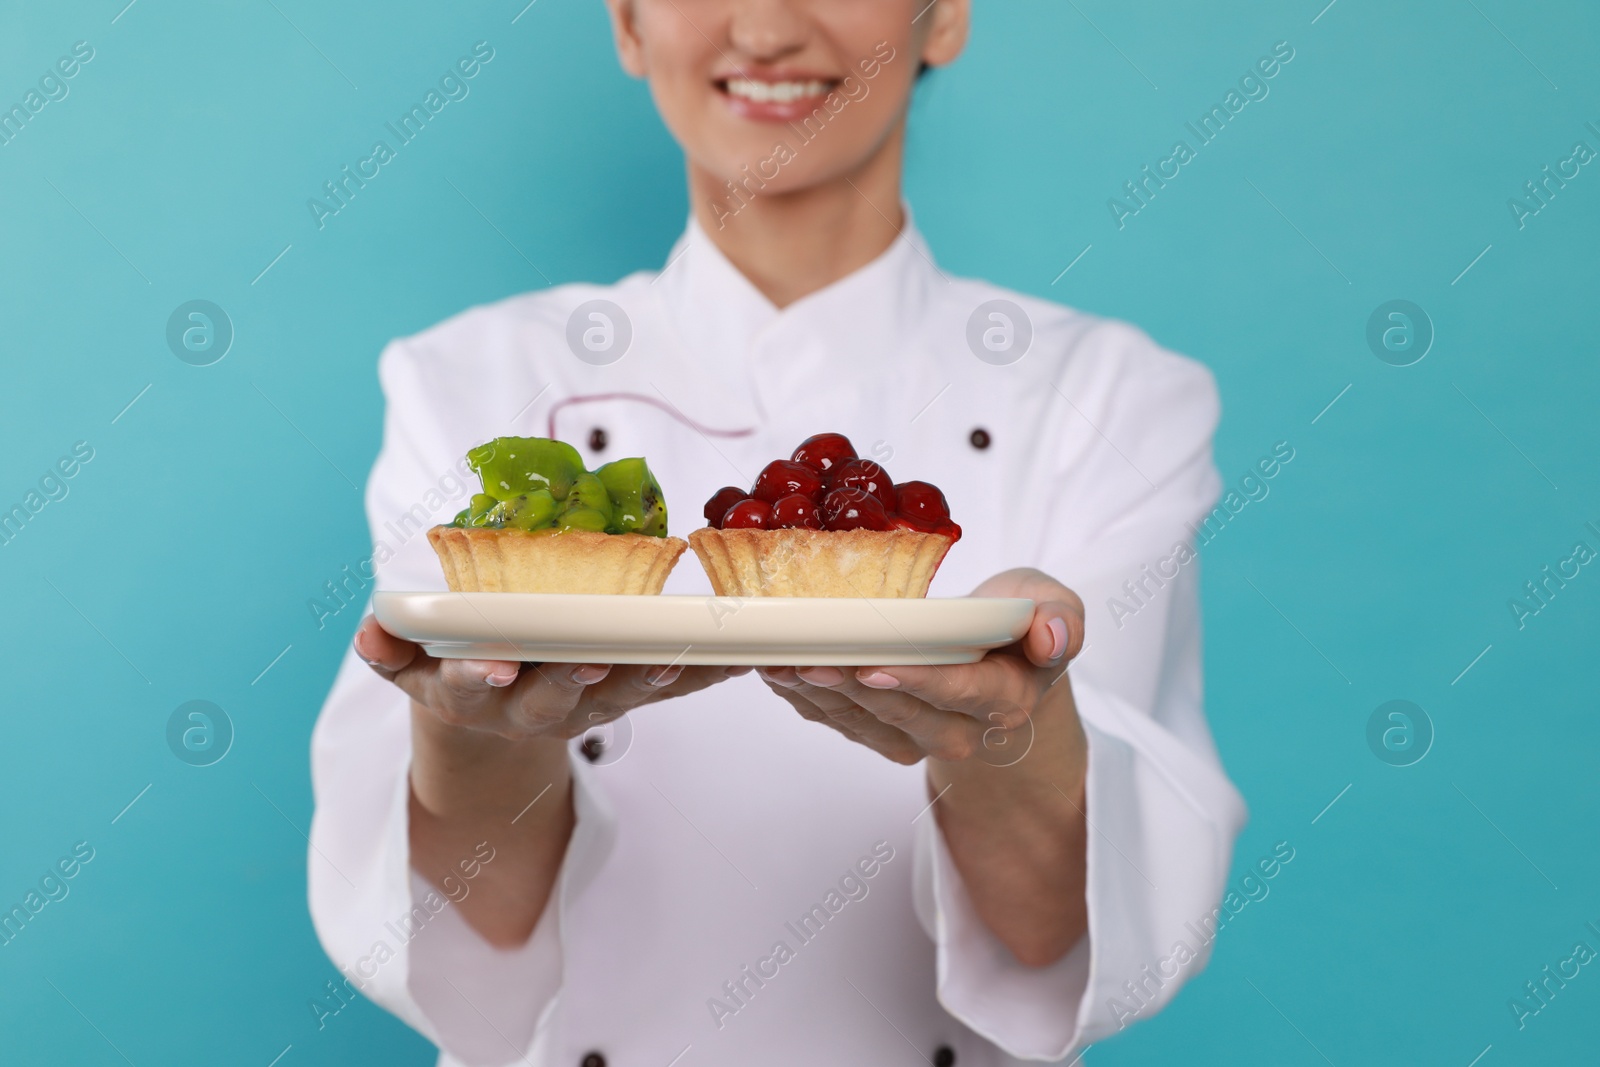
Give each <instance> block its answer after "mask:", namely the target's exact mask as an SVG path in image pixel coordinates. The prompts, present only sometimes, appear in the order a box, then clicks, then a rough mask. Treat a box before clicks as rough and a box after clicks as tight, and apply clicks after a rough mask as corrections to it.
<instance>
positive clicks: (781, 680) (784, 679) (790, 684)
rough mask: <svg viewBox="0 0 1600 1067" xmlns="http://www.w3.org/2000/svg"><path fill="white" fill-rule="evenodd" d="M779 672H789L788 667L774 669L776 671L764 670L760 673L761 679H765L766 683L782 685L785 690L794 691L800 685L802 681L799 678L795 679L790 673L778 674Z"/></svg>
mask: <svg viewBox="0 0 1600 1067" xmlns="http://www.w3.org/2000/svg"><path fill="white" fill-rule="evenodd" d="M779 670H782V671H784V672H787V671H788V668H787V667H783V668H774V669H770V670H767V669H763V670H762V671H761V672H760V673H761V677H762V678H763V679H765V680H766V681H769V682H771V683H772V684H773V685H781V686H783V688H785V689H793V688H794V687H795V686H797V685H799V684H800V679H799V678H796V677H794V676H793V675H791V674H789V673H782V674H780V673H778V671H779Z"/></svg>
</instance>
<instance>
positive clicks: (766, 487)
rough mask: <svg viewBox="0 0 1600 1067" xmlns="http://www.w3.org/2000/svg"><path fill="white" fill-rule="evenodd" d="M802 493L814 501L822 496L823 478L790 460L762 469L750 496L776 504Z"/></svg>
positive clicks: (776, 461) (808, 468)
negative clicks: (782, 499) (791, 495)
mask: <svg viewBox="0 0 1600 1067" xmlns="http://www.w3.org/2000/svg"><path fill="white" fill-rule="evenodd" d="M791 493H801V494H803V495H805V496H808V497H811V498H812V499H813V500H815V499H818V498H820V497H821V496H822V477H821V475H819V474H818V473H817V472H816V471H814V470H812V469H811V468H810V467H808V466H806V465H805V464H804V463H796V462H794V461H793V460H788V459H775V460H773V461H772V462H771V463H768V464H767V465H766V466H765V467H763V468H762V470H761V474H760V475H758V476H757V478H756V484H755V487H754V488H753V489H751V490H750V495H751V496H753V497H755V498H756V499H757V500H765V501H766V502H767V503H769V504H772V503H776V502H777V501H778V499H779V498H780V497H786V496H788V495H790V494H791Z"/></svg>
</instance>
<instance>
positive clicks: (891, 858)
mask: <svg viewBox="0 0 1600 1067" xmlns="http://www.w3.org/2000/svg"><path fill="white" fill-rule="evenodd" d="M608 6H609V9H610V14H611V19H612V23H613V27H614V30H615V36H616V41H617V48H618V52H619V54H620V56H621V60H622V64H623V66H624V67H625V68H626V69H627V71H628V72H629V73H630V74H632V75H634V76H636V77H640V78H644V79H646V80H648V82H649V86H650V89H651V91H652V93H653V94H654V97H655V100H656V104H657V106H658V107H659V109H660V111H661V114H662V117H663V119H664V120H665V122H666V123H667V125H668V127H670V129H671V130H672V132H673V134H674V135H675V136H676V137H677V139H678V141H679V142H680V143H681V144H682V146H683V149H684V154H685V156H686V157H687V163H688V172H689V174H688V176H689V190H690V195H691V200H692V214H691V221H690V223H689V228H688V231H687V232H686V233H685V235H684V237H683V238H682V240H681V241H680V242H679V243H678V245H677V247H675V248H674V250H673V252H672V254H671V256H670V257H669V260H668V262H667V265H666V266H665V267H664V268H663V269H662V270H661V271H660V272H659V273H656V274H637V275H633V276H631V277H629V278H627V279H624V280H623V281H622V282H620V283H619V284H617V285H615V286H611V287H597V286H586V285H569V286H562V287H558V288H555V289H552V290H547V291H544V292H540V293H535V294H530V295H525V296H521V297H515V298H512V299H510V300H506V301H504V302H502V303H499V304H495V305H492V306H489V307H484V308H477V309H474V310H472V311H468V312H466V313H465V314H463V315H460V316H458V317H456V318H454V319H451V320H449V321H447V322H445V323H443V324H441V325H440V326H437V327H435V328H433V329H431V330H429V331H427V332H425V333H423V334H421V335H419V336H417V337H414V338H410V339H408V340H404V341H397V342H395V343H394V344H393V345H391V346H390V348H389V349H388V350H387V351H386V352H385V353H384V356H383V359H382V362H381V366H380V374H381V377H382V381H383V385H384V390H385V395H386V398H387V401H388V413H387V418H386V422H385V429H384V443H383V449H382V452H381V454H380V456H379V458H378V461H377V464H376V466H375V468H374V470H373V473H372V478H371V483H370V486H369V495H368V509H369V518H370V520H371V523H372V528H373V530H374V532H375V536H376V538H377V541H378V554H377V559H378V561H379V564H380V567H379V573H380V582H381V583H382V584H383V585H384V586H385V587H387V588H392V589H425V588H441V587H442V584H443V583H442V579H441V576H440V573H439V567H438V564H437V562H436V560H435V559H434V557H433V553H432V551H431V550H430V548H429V547H428V545H427V544H426V539H425V538H423V537H421V536H420V534H419V532H418V531H420V529H421V528H422V527H423V526H424V525H427V524H430V523H432V522H438V521H448V516H449V515H450V514H451V513H453V511H454V510H455V508H456V507H458V506H459V504H457V503H454V502H452V501H447V500H446V499H445V497H447V496H449V495H451V494H452V493H455V494H457V495H459V493H460V492H461V489H462V487H461V483H460V480H459V479H457V477H456V475H455V470H456V464H457V462H458V461H459V458H460V457H461V455H462V454H463V453H464V452H465V451H466V449H467V448H468V447H470V446H472V445H474V444H477V443H479V442H480V441H482V440H485V439H487V438H489V437H492V436H496V435H499V434H508V433H520V434H524V435H529V434H539V435H552V436H560V437H562V438H563V439H566V440H569V441H572V442H574V443H576V444H578V445H580V446H582V445H587V446H588V449H587V451H586V453H585V458H586V459H587V460H588V461H589V462H591V463H598V462H601V461H602V459H608V458H615V457H617V456H625V455H644V456H647V457H648V458H649V460H650V463H651V465H652V467H653V468H655V469H656V471H657V472H658V474H659V475H660V479H661V482H662V484H663V485H664V486H665V488H666V491H667V495H668V499H669V502H670V503H671V505H672V506H673V509H674V510H673V516H674V518H673V523H674V527H673V528H674V531H675V532H677V533H680V534H681V533H685V532H687V531H688V529H690V528H692V527H693V526H695V525H698V522H697V521H688V519H689V516H692V515H694V514H695V513H696V511H697V509H698V505H699V503H700V502H701V501H702V500H704V499H706V498H707V497H709V496H710V495H711V494H712V492H713V491H714V490H715V489H716V488H718V487H719V486H721V485H723V484H726V483H728V482H734V483H736V484H746V483H748V482H749V481H751V480H752V479H753V477H754V474H755V473H756V472H757V471H759V470H760V468H761V467H762V465H763V464H765V463H766V462H767V461H768V460H770V459H773V458H777V457H780V456H786V455H787V454H788V452H789V451H790V449H792V448H793V446H794V445H795V444H796V443H797V442H799V441H800V440H801V439H803V438H805V437H806V436H808V435H810V434H812V433H816V432H822V431H841V432H844V433H846V434H847V435H849V436H851V437H852V439H853V440H854V441H855V442H856V444H857V446H858V447H860V448H861V449H862V450H863V451H864V452H866V451H868V450H869V449H870V451H871V453H872V454H873V456H874V457H875V458H879V459H881V460H883V461H885V462H886V463H888V465H889V466H890V469H891V470H892V471H893V472H894V473H895V474H896V475H897V476H898V477H900V478H923V479H927V480H930V481H934V482H936V483H938V484H939V485H941V486H942V487H943V488H944V490H945V491H946V494H947V496H948V497H949V500H950V504H951V509H952V512H953V514H954V516H955V518H956V520H957V521H958V522H960V523H961V524H962V525H963V526H964V528H965V530H966V536H965V538H964V539H963V540H962V541H961V543H960V544H959V545H958V546H957V547H956V548H955V549H954V550H953V551H952V553H951V554H950V556H949V558H948V559H947V561H946V563H945V565H944V568H943V570H942V571H941V573H940V575H939V577H938V580H937V585H936V587H935V589H934V592H935V593H936V594H937V593H941V592H942V593H943V595H958V594H960V593H961V592H963V591H966V590H973V591H974V592H975V593H976V594H977V595H987V596H1023V597H1029V598H1032V599H1033V600H1034V601H1035V602H1036V603H1037V608H1036V610H1035V614H1034V617H1033V620H1032V623H1031V625H1030V628H1029V630H1028V632H1027V635H1026V636H1025V637H1024V638H1023V639H1022V640H1021V641H1019V642H1018V643H1017V644H1016V645H1015V646H1012V647H1010V648H1006V649H1001V650H998V651H996V652H994V653H991V654H990V655H989V656H988V657H986V658H985V659H984V661H983V662H981V663H977V664H973V665H970V666H960V667H943V668H929V667H883V668H862V669H857V670H839V669H835V668H828V667H819V668H805V669H800V670H795V669H792V668H781V667H774V668H771V669H763V670H762V671H760V672H759V673H756V674H749V673H747V672H741V671H740V670H737V669H724V668H701V667H696V668H688V669H682V668H675V667H674V668H660V667H629V666H607V665H604V664H593V665H580V666H570V665H562V664H547V665H544V666H542V667H534V666H531V665H521V664H516V663H486V662H469V661H439V660H435V659H432V658H430V657H428V656H426V655H425V654H423V653H422V651H421V650H420V649H419V648H418V647H417V646H415V645H412V644H410V643H408V642H406V641H403V640H401V639H399V638H397V637H394V636H393V635H390V634H388V633H385V632H384V631H383V630H382V629H381V628H380V627H379V626H378V625H377V624H376V623H375V622H374V620H372V619H370V618H369V619H367V620H366V621H365V622H364V623H363V624H362V626H361V628H360V630H359V631H358V633H357V634H356V637H355V642H354V655H353V656H352V657H350V658H349V659H347V662H346V663H345V665H344V668H343V670H342V671H341V673H340V676H339V679H338V681H337V683H336V684H335V686H334V689H333V692H332V693H331V695H330V696H329V698H328V704H327V707H326V708H325V709H324V712H323V715H322V718H321V720H320V722H319V723H318V727H317V731H316V736H315V738H314V749H313V761H314V778H315V786H316V791H317V800H318V806H317V815H316V820H315V823H314V826H313V832H312V850H311V859H310V882H311V902H312V910H313V915H314V917H315V919H316V922H317V927H318V930H319V933H320V935H321V937H322V939H323V942H324V944H325V945H326V947H327V949H328V951H329V953H330V955H331V956H332V957H333V958H334V959H335V960H336V961H337V962H338V963H339V964H340V966H341V968H342V969H343V970H344V972H345V974H346V975H347V977H348V979H349V982H350V984H351V985H353V986H356V987H359V988H360V989H362V990H363V991H364V992H365V993H366V994H367V995H369V996H371V997H372V998H373V999H375V1000H377V1001H378V1002H379V1003H381V1004H383V1005H385V1006H386V1007H388V1008H390V1009H391V1010H392V1011H394V1012H395V1013H396V1014H398V1015H400V1016H401V1017H402V1018H403V1019H405V1020H406V1021H407V1022H408V1023H410V1024H411V1025H412V1026H414V1027H416V1028H417V1029H418V1030H420V1031H421V1032H423V1033H424V1034H426V1035H427V1036H428V1037H429V1038H430V1039H432V1040H434V1041H435V1042H436V1043H438V1044H439V1045H440V1046H441V1048H442V1049H443V1056H442V1058H441V1061H440V1062H441V1063H445V1064H454V1063H471V1064H499V1063H510V1062H527V1063H532V1064H540V1065H543V1064H567V1065H574V1067H576V1065H579V1064H584V1065H588V1067H599V1065H602V1064H611V1065H613V1067H632V1065H634V1064H640V1065H654V1067H664V1065H666V1064H669V1063H679V1062H681V1063H683V1064H685V1065H686V1067H687V1065H691V1064H692V1065H718V1064H728V1065H732V1064H750V1063H761V1064H765V1065H782V1064H802V1063H804V1064H814V1063H829V1064H865V1063H872V1064H880V1063H883V1064H887V1063H900V1062H904V1063H915V1062H917V1061H918V1059H922V1060H928V1061H930V1062H933V1063H936V1064H945V1065H948V1064H951V1063H960V1064H963V1065H974V1064H1010V1063H1014V1062H1016V1061H1018V1060H1067V1059H1069V1058H1070V1057H1072V1056H1073V1055H1074V1054H1075V1051H1076V1050H1077V1049H1080V1048H1081V1047H1083V1046H1084V1045H1085V1044H1086V1043H1088V1042H1090V1041H1093V1040H1096V1039H1098V1038H1099V1037H1102V1036H1104V1035H1106V1034H1108V1033H1112V1032H1115V1031H1116V1030H1118V1029H1120V1028H1121V1027H1123V1026H1126V1025H1127V1024H1128V1023H1130V1022H1132V1021H1134V1020H1136V1019H1139V1018H1144V1017H1147V1016H1148V1015H1149V1014H1151V1013H1152V1012H1153V1011H1155V1010H1157V1009H1158V1008H1159V1007H1160V1006H1161V1005H1162V1004H1164V1003H1165V1002H1166V1001H1167V1000H1168V999H1169V998H1170V997H1171V995H1172V994H1173V993H1174V992H1175V991H1176V989H1177V987H1178V985H1179V984H1180V983H1181V982H1183V981H1184V980H1186V979H1187V978H1188V977H1190V976H1191V975H1192V974H1193V973H1194V971H1195V970H1197V969H1198V967H1199V966H1200V965H1201V964H1202V963H1203V960H1204V957H1205V954H1206V946H1205V944H1203V943H1202V938H1201V937H1199V936H1197V931H1202V930H1203V929H1204V928H1205V926H1206V923H1207V921H1208V919H1210V918H1211V917H1212V916H1214V909H1215V907H1216V904H1217V901H1218V898H1219V896H1220V894H1221V889H1222V884H1223V881H1224V879H1225V877H1226V874H1227V871H1228V865H1229V857H1230V852H1231V848H1232V842H1233V838H1234V836H1235V834H1236V833H1237V831H1238V829H1239V826H1240V825H1241V823H1242V821H1243V817H1244V811H1243V806H1242V803H1241V802H1240V800H1239V798H1238V795H1237V794H1236V792H1235V791H1234V789H1233V787H1232V786H1231V785H1230V784H1229V782H1228V780H1227V778H1226V776H1225V775H1224V773H1223V771H1222V769H1221V767H1220V764H1219V762H1218V760H1217V756H1216V753H1215V750H1214V748H1213V746H1212V743H1211V740H1210V735H1209V732H1208V730H1207V727H1206V723H1205V718H1204V714H1203V711H1202V705H1201V682H1200V650H1199V610H1198V599H1197V592H1196V590H1197V578H1196V564H1195V563H1194V562H1193V558H1194V554H1193V551H1192V549H1191V547H1190V546H1189V529H1190V526H1191V524H1193V523H1194V522H1196V521H1197V520H1199V519H1200V517H1201V516H1203V515H1204V514H1205V513H1206V511H1207V510H1208V509H1209V508H1210V506H1211V504H1212V503H1213V502H1214V500H1215V498H1216V496H1217V493H1218V489H1219V480H1218V478H1217V476H1216V472H1215V470H1214V468H1213V465H1212V462H1211V433H1212V430H1213V428H1214V426H1215V422H1216V418H1217V400H1216V395H1215V389H1214V387H1213V384H1212V381H1211V378H1210V376H1209V375H1208V374H1207V372H1206V371H1205V370H1203V369H1202V368H1200V367H1199V366H1197V365H1195V364H1193V363H1191V362H1189V361H1187V360H1184V359H1182V358H1180V357H1177V356H1173V355H1171V354H1168V353H1166V352H1163V351H1161V350H1160V349H1158V348H1157V347H1156V346H1155V345H1154V344H1153V343H1152V342H1151V341H1150V340H1149V339H1148V338H1146V337H1145V336H1144V335H1142V334H1140V333H1139V332H1137V331H1136V330H1134V329H1132V328H1130V327H1127V326H1124V325H1121V324H1118V323H1114V322H1107V321H1102V320H1098V319H1094V318H1091V317H1089V316H1087V315H1083V314H1080V313H1077V312H1074V311H1070V310H1068V309H1066V308H1062V307H1058V306H1055V305H1052V304H1047V303H1044V302H1042V301H1038V300H1034V299H1031V298H1029V297H1026V296H1023V295H1020V294H1016V293H1006V292H1003V291H1001V290H998V289H996V288H994V287H992V286H989V285H986V284H983V283H980V282H972V281H965V280H961V279H955V278H951V277H948V276H946V275H945V274H943V273H942V272H941V271H939V269H938V268H937V267H936V266H935V265H934V263H933V260H932V258H931V254H930V253H929V251H928V250H927V248H926V246H925V245H924V244H923V242H922V241H921V239H920V238H919V237H918V236H917V235H916V233H915V232H914V230H913V229H912V228H911V224H910V220H909V217H908V215H907V213H906V210H905V208H904V206H903V205H902V202H901V199H900V178H901V160H902V150H903V146H904V141H905V118H906V112H907V110H908V107H909V102H910V97H911V93H912V89H913V86H914V84H915V82H916V79H917V76H918V74H919V73H920V71H921V69H922V68H923V67H924V66H925V65H926V66H935V67H936V66H941V65H944V64H946V63H949V62H951V61H953V60H954V59H955V58H956V56H957V55H958V53H959V52H960V51H961V48H962V46H963V44H964V42H965V38H966V34H967V26H968V3H967V0H936V2H933V3H928V2H927V0H874V2H872V3H861V2H859V0H608ZM1019 568H1021V569H1019ZM1152 568H1154V569H1152ZM1125 583H1130V584H1127V585H1126V589H1125ZM668 591H669V592H671V591H679V592H704V591H706V583H705V581H704V578H703V576H702V575H700V574H699V573H698V568H696V567H694V566H692V561H691V565H690V566H684V567H680V568H679V569H678V571H677V572H675V574H674V576H673V582H672V584H671V585H669V587H668ZM1130 591H1131V595H1130ZM1113 595H1115V596H1118V597H1120V598H1122V599H1121V600H1120V604H1121V610H1119V611H1118V612H1117V613H1116V614H1115V615H1111V614H1108V613H1107V612H1106V611H1102V610H1093V609H1091V610H1090V611H1089V613H1088V622H1087V632H1088V634H1089V637H1090V640H1091V642H1092V647H1090V648H1088V650H1087V651H1085V652H1084V654H1083V656H1082V658H1081V659H1080V658H1078V655H1079V652H1080V650H1082V649H1083V647H1084V646H1083V642H1084V636H1085V631H1086V620H1085V608H1084V605H1085V604H1088V605H1091V606H1093V605H1100V604H1106V603H1107V602H1108V598H1109V597H1111V596H1113ZM1130 609H1131V610H1130ZM362 661H365V662H364V663H363V662H362ZM1069 662H1071V663H1072V671H1071V674H1070V676H1068V675H1067V673H1066V667H1067V664H1068V663H1069ZM369 667H370V669H369ZM785 703H786V704H787V705H788V708H787V709H786V708H785V707H784V704H785ZM790 709H792V711H791V710H790ZM602 722H603V723H610V724H611V726H610V727H609V736H610V742H611V743H610V746H609V747H600V748H598V749H597V747H596V746H594V745H588V746H581V745H580V744H579V742H578V740H577V739H578V738H579V737H580V735H582V734H583V733H584V732H585V731H586V730H589V729H590V728H591V727H593V726H594V725H595V724H596V723H602ZM817 724H821V725H823V726H826V727H831V729H827V730H825V729H818V728H817ZM630 739H631V740H630ZM1018 753H1025V754H1024V755H1022V756H1021V757H1020V758H1018V755H1017V754H1018ZM1180 944H1181V945H1182V946H1183V948H1182V950H1181V951H1180V950H1179V949H1178V945H1180ZM675 1057H678V1058H677V1059H675Z"/></svg>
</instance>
